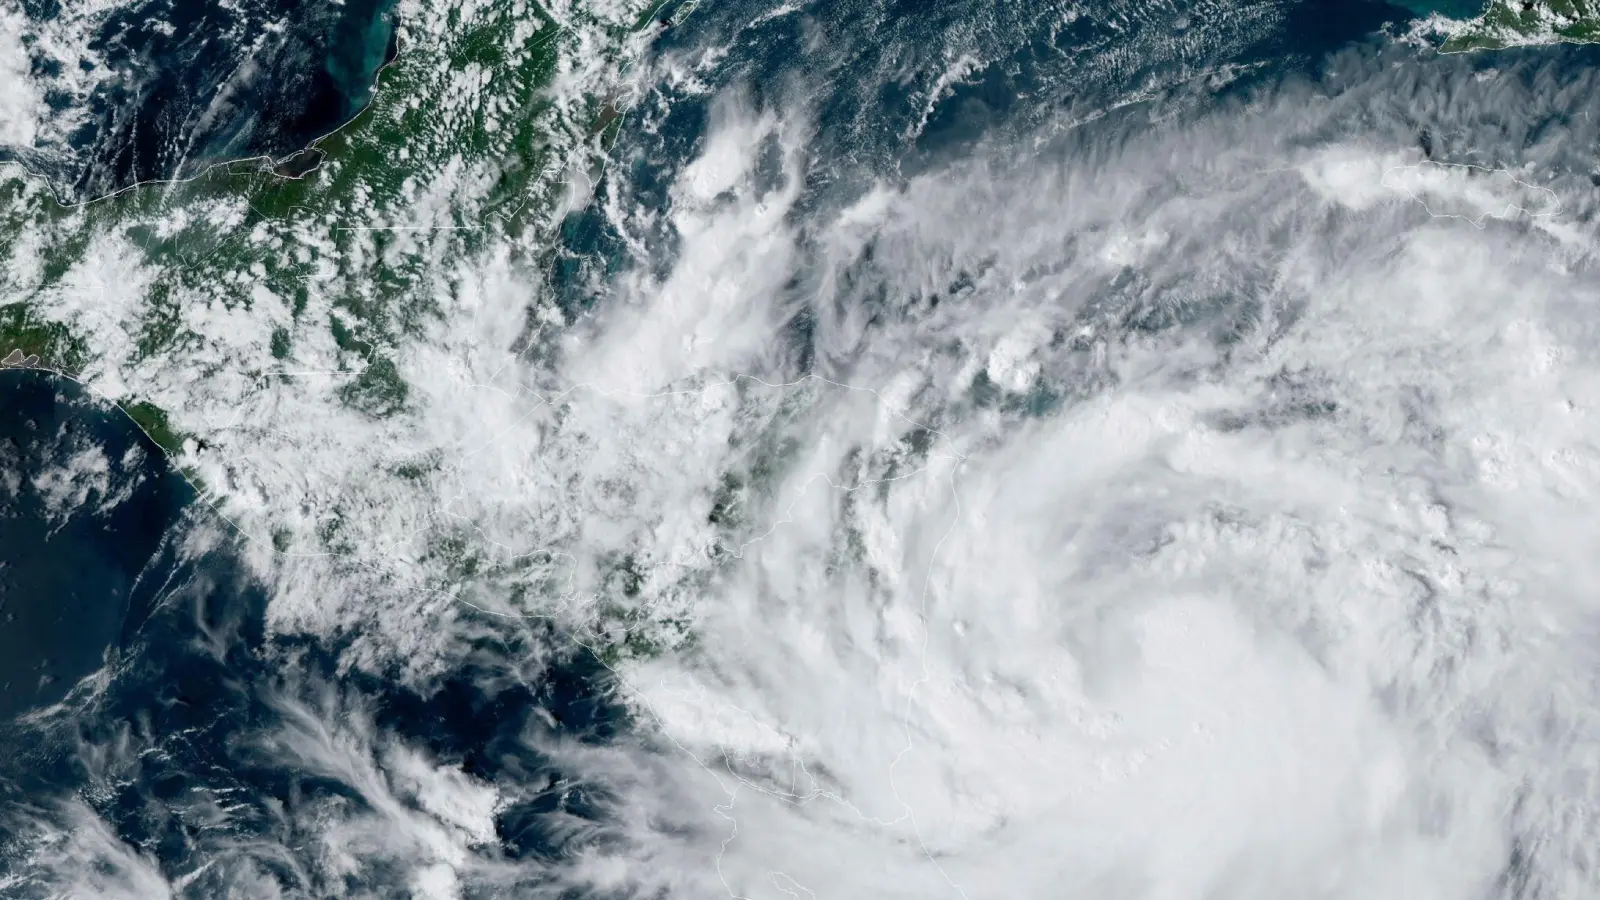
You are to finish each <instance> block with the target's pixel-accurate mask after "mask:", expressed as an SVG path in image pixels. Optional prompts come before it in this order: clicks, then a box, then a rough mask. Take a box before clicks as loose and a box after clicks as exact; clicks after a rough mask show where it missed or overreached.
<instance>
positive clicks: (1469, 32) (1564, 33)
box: [1440, 0, 1600, 53]
mask: <svg viewBox="0 0 1600 900" xmlns="http://www.w3.org/2000/svg"><path fill="white" fill-rule="evenodd" d="M1561 41H1566V42H1572V43H1596V42H1600V0H1491V2H1490V3H1489V5H1488V7H1487V8H1485V9H1484V11H1483V15H1481V16H1479V17H1478V18H1477V19H1475V20H1473V21H1472V22H1471V23H1469V24H1468V25H1467V26H1466V27H1465V28H1463V29H1462V30H1461V31H1458V32H1456V33H1454V34H1452V35H1450V37H1449V38H1448V39H1446V40H1445V43H1444V46H1443V47H1441V48H1440V49H1441V50H1442V51H1443V52H1445V53H1461V52H1464V51H1468V50H1496V49H1500V48H1502V47H1510V46H1516V45H1518V44H1545V43H1556V42H1561Z"/></svg>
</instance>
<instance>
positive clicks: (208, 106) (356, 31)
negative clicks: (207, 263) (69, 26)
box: [0, 0, 396, 196]
mask: <svg viewBox="0 0 1600 900" xmlns="http://www.w3.org/2000/svg"><path fill="white" fill-rule="evenodd" d="M394 3H395V0H342V2H339V3H328V2H320V0H236V2H229V3H220V2H216V0H137V2H133V3H130V4H127V5H123V6H119V7H116V8H115V9H114V10H113V12H112V13H111V14H110V15H109V16H108V17H107V18H106V19H105V20H104V21H103V23H101V24H100V25H99V27H98V29H97V31H96V32H95V33H94V34H93V35H92V37H91V38H90V41H89V44H88V47H89V49H90V50H91V51H92V52H93V54H94V55H95V57H96V58H98V59H100V60H102V61H103V65H101V66H99V67H96V68H97V70H96V71H94V72H92V73H90V74H91V75H92V76H93V77H94V78H95V80H96V81H95V83H96V86H95V88H94V90H93V93H92V94H91V95H90V96H89V97H88V98H86V99H78V98H74V97H71V96H69V95H67V94H66V93H64V92H63V91H62V90H60V89H59V88H57V89H55V90H53V92H52V93H51V94H49V95H47V100H48V101H49V102H50V103H51V104H52V105H53V106H55V107H56V108H58V109H65V108H68V107H73V108H81V109H83V110H86V111H87V112H88V114H89V117H88V121H87V123H86V124H84V125H83V126H82V127H80V128H79V129H77V131H76V133H74V134H72V135H70V136H69V138H68V139H67V142H66V144H65V146H47V147H39V148H32V149H29V148H10V150H9V151H8V150H7V148H5V147H0V158H5V157H6V156H8V155H9V156H12V157H15V158H19V159H22V160H24V161H25V162H27V163H28V164H29V165H30V166H32V167H34V168H36V169H38V170H41V171H43V172H44V173H45V174H47V175H49V176H50V177H51V178H52V180H54V181H55V182H56V183H57V184H58V185H60V186H62V187H63V188H67V189H70V190H72V191H74V192H76V193H78V194H81V195H86V196H96V195H100V194H104V193H107V192H110V191H112V190H115V189H117V188H120V187H124V186H126V185H129V184H133V183H135V182H139V181H148V180H152V179H163V178H172V177H182V176H185V175H188V174H192V173H193V172H195V171H197V170H199V169H201V168H203V167H205V166H207V165H210V164H212V163H215V162H218V161H221V160H224V159H233V158H239V157H248V156H257V155H271V156H274V157H283V156H286V155H288V154H290V153H293V152H295V151H298V150H300V149H303V148H304V147H305V146H306V145H307V144H308V143H310V142H311V141H313V140H315V139H317V138H319V137H321V136H323V135H325V134H327V133H328V132H329V131H332V130H333V129H335V128H337V127H338V126H339V125H341V124H343V123H344V122H346V121H348V120H349V119H350V118H351V117H353V116H354V115H355V114H356V113H357V112H358V111H360V109H361V108H362V107H363V106H365V105H366V103H367V102H368V101H369V100H370V99H371V89H372V85H373V80H374V77H375V75H376V73H377V70H378V68H379V67H380V66H381V65H382V64H383V63H384V62H385V61H387V60H388V59H390V58H392V57H393V56H394V54H395V52H396V43H395V32H394V28H393V20H392V14H393V9H394ZM23 8H24V10H25V11H26V14H27V15H28V17H29V19H30V20H32V21H34V22H36V23H48V22H50V21H53V20H55V19H58V18H59V17H61V16H63V15H65V13H64V11H63V9H62V6H61V4H60V3H59V2H58V0H24V2H23ZM33 63H34V70H35V75H36V76H37V77H39V78H40V80H41V81H42V82H43V83H45V84H47V85H54V84H58V83H64V82H63V81H62V80H61V79H60V78H59V76H60V74H61V73H60V69H61V67H62V63H61V62H60V61H59V60H53V59H51V58H50V57H49V56H48V55H46V52H45V51H44V50H42V49H39V48H38V47H35V52H34V60H33ZM101 70H105V71H101Z"/></svg>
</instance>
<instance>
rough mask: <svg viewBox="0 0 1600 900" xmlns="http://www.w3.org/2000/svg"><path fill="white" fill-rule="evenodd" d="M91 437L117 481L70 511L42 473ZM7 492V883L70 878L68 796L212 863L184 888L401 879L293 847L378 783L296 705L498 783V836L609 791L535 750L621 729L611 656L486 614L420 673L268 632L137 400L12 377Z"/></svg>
mask: <svg viewBox="0 0 1600 900" xmlns="http://www.w3.org/2000/svg"><path fill="white" fill-rule="evenodd" d="M85 453H87V454H88V455H89V456H94V455H95V454H96V453H99V454H101V455H102V456H103V457H104V458H107V459H109V460H111V465H110V467H109V475H108V477H107V478H106V480H105V484H106V485H107V489H106V490H103V491H91V492H89V493H88V494H86V495H84V496H82V497H77V498H76V499H77V502H76V503H75V505H73V504H69V505H67V506H66V512H67V514H66V515H65V517H62V516H59V515H56V514H54V513H52V512H51V509H52V508H53V507H54V508H59V507H60V506H61V504H60V503H55V504H52V503H50V502H47V500H46V499H45V498H44V497H43V496H42V493H41V489H40V488H36V487H35V483H38V484H41V485H46V487H45V488H44V489H43V490H46V491H47V490H48V489H49V488H48V485H49V484H50V483H51V479H52V477H54V476H57V475H59V474H60V473H61V472H62V471H63V470H64V467H65V466H67V465H69V464H70V463H71V462H72V460H73V459H74V458H75V457H76V458H79V459H82V458H83V457H84V454H85ZM0 490H4V491H5V492H6V499H5V502H4V503H3V504H0V586H3V594H0V597H3V600H4V605H3V607H0V616H3V618H4V628H3V629H0V673H3V676H4V678H5V680H6V686H5V688H4V692H3V702H4V704H5V709H4V714H3V716H0V885H7V887H6V888H5V889H4V890H3V891H0V894H3V895H4V896H7V897H35V896H37V897H45V896H57V895H58V894H57V893H56V891H57V890H58V889H59V884H54V885H53V884H52V883H51V882H50V881H48V880H46V879H44V878H43V876H41V877H40V880H37V881H34V880H31V879H30V877H29V874H30V871H31V869H32V868H33V862H32V861H31V860H30V857H29V852H30V851H29V849H28V848H29V847H31V846H34V844H32V843H30V841H36V840H37V839H38V838H39V836H40V835H41V834H45V833H50V834H59V835H69V834H72V833H74V832H81V831H82V827H83V826H82V822H81V819H77V818H74V815H75V814H74V812H73V810H74V809H75V808H79V807H87V808H88V809H89V810H91V811H92V812H93V813H94V814H95V815H96V816H97V817H99V818H100V819H101V820H102V821H103V822H105V823H106V825H107V827H109V829H110V839H111V840H112V841H113V842H120V843H123V844H124V845H125V846H126V847H128V848H129V849H130V850H136V851H137V852H138V853H139V854H140V855H141V856H142V857H143V858H144V859H145V860H146V861H147V862H148V864H149V865H152V866H154V867H156V868H157V869H158V870H159V871H160V872H161V873H162V874H163V875H164V876H165V877H168V878H171V877H177V876H179V875H183V874H193V873H196V872H199V873H200V874H199V875H198V876H197V877H194V878H192V879H191V880H190V881H189V882H188V885H187V888H186V892H185V894H184V896H188V897H195V898H201V897H219V896H225V895H227V892H228V890H229V889H230V888H231V887H237V885H238V884H239V883H240V882H241V879H243V880H246V881H247V880H249V879H254V878H266V879H267V880H269V881H271V882H272V883H274V884H275V885H277V886H278V888H281V889H282V890H283V891H285V892H287V893H288V894H290V895H293V896H317V897H332V896H348V895H350V894H352V893H356V892H359V891H369V892H371V891H376V892H377V893H378V894H379V895H385V896H405V895H406V891H407V886H406V882H405V881H404V878H403V875H404V867H400V866H397V867H394V870H393V871H392V872H389V871H388V870H386V869H385V868H384V867H383V866H381V865H378V866H374V867H368V868H366V869H364V870H363V871H362V872H361V873H359V875H351V876H350V877H349V879H348V880H347V879H343V878H331V879H330V877H329V876H328V875H327V874H326V873H323V872H320V871H318V870H316V869H314V868H312V869H308V868H306V867H303V866H300V865H298V864H297V863H296V861H295V860H294V859H292V858H286V857H284V855H283V848H284V847H293V846H296V845H299V844H310V843H314V842H315V841H316V840H318V839H319V836H318V833H317V827H318V826H319V825H321V824H322V823H325V822H326V821H328V820H329V818H330V817H334V818H339V817H354V816H359V815H360V814H361V811H362V809H363V808H364V807H365V805H366V804H368V803H370V802H371V799H370V797H369V796H368V795H367V794H366V793H365V792H366V791H370V788H371V786H370V785H368V784H364V783H362V781H361V778H360V773H359V772H358V771H357V772H349V773H345V777H341V775H340V774H339V773H337V772H335V773H330V772H329V770H328V767H327V765H326V763H325V761H318V760H315V759H308V758H304V757H303V755H302V754H300V753H298V752H295V751H293V750H292V749H291V750H284V749H283V748H284V746H285V741H286V740H287V739H286V738H285V734H286V733H289V734H291V735H292V734H293V733H294V732H295V724H294V723H295V719H296V715H297V711H299V712H305V711H310V714H311V715H313V716H314V717H316V718H317V721H318V722H319V725H318V727H324V726H326V727H331V728H338V727H340V726H341V725H344V724H347V723H351V722H358V724H352V725H351V729H352V730H351V735H350V737H351V740H354V741H356V742H358V743H359V742H361V741H368V742H370V743H371V745H372V746H377V745H401V746H405V747H407V748H409V749H410V750H412V751H414V752H419V753H422V754H424V755H425V756H426V757H427V758H429V759H431V760H433V761H435V763H437V764H439V765H443V766H445V767H447V768H448V767H455V768H458V769H459V770H460V771H462V772H464V773H466V774H468V775H470V776H471V777H473V778H474V779H477V780H479V781H480V782H482V783H487V784H494V785H498V786H500V788H501V792H502V795H503V796H504V797H505V798H506V799H507V802H506V803H505V805H504V807H503V808H502V809H501V810H500V811H499V813H498V817H497V823H496V827H497V830H498V833H499V836H500V839H501V842H502V845H501V847H500V848H498V849H497V850H495V851H494V852H495V854H496V855H500V856H504V857H505V858H508V859H539V858H552V857H554V856H558V855H560V854H563V853H567V852H569V851H570V850H572V849H573V848H572V847H570V846H569V844H571V842H572V841H574V840H575V839H576V838H577V835H578V834H579V833H578V832H575V831H574V830H573V829H572V828H571V823H572V822H573V821H574V820H579V821H581V820H583V819H584V818H586V817H597V816H599V815H601V813H600V805H599V804H598V803H596V800H597V799H598V798H600V797H601V796H602V794H601V793H597V792H599V791H602V789H601V788H598V787H594V786H584V785H581V784H568V782H569V781H570V780H571V779H570V777H569V774H570V773H565V772H563V771H561V770H560V769H559V768H558V767H555V766H553V765H552V764H551V763H550V761H549V760H548V759H546V758H545V757H544V756H542V755H541V754H540V753H539V752H538V751H536V750H535V749H534V747H535V746H537V745H538V740H537V736H538V735H541V734H544V735H547V736H549V737H550V739H552V740H554V739H557V738H559V739H561V740H565V741H577V742H580V743H585V742H587V743H604V742H606V741H609V740H612V739H613V738H614V737H615V736H616V735H617V733H618V729H619V728H622V727H624V724H625V722H626V717H625V716H624V714H623V713H622V712H621V710H620V709H619V708H618V707H616V706H615V704H614V702H613V701H612V700H611V699H610V694H609V693H608V691H607V685H608V682H607V679H606V675H607V672H606V670H605V669H604V667H602V666H601V665H600V664H599V663H598V662H597V661H596V660H595V659H594V658H593V657H590V656H588V655H586V654H585V653H583V652H581V651H579V652H576V653H567V654H557V655H555V656H552V655H551V654H550V653H549V648H550V647H551V646H565V647H572V646H574V645H573V644H572V643H571V642H569V641H565V640H563V639H561V637H560V636H559V635H554V634H551V633H549V632H548V631H546V630H541V629H531V630H530V629H528V628H525V627H522V626H520V625H516V626H515V627H501V626H503V625H504V624H505V623H501V622H495V621H487V622H484V623H481V627H478V628H476V629H475V632H474V634H475V636H473V637H471V638H468V639H465V640H463V641H462V642H461V643H460V645H459V654H458V657H457V662H458V666H457V668H456V669H455V670H454V671H452V672H451V673H449V674H447V675H445V676H443V677H442V678H440V679H438V680H437V681H435V682H433V683H432V684H431V685H430V687H429V689H427V690H426V691H423V692H418V691H415V690H411V689H407V688H405V687H402V686H400V685H399V684H398V683H397V681H396V680H392V679H390V678H387V677H384V676H383V675H381V674H375V673H373V672H370V671H367V672H350V671H348V670H347V669H348V667H346V666H342V665H341V662H340V661H341V658H342V655H343V653H344V652H345V650H346V647H347V644H348V642H347V641H344V640H341V639H339V638H336V637H328V636H294V635H289V636H277V637H274V636H271V635H269V634H268V632H267V629H266V627H265V621H266V620H265V613H266V606H267V603H268V601H269V599H270V596H269V593H268V591H267V590H266V589H265V588H264V586H263V585H262V584H261V583H259V582H258V581H256V580H255V579H254V578H252V576H251V575H250V574H249V573H248V572H247V571H246V570H245V568H244V567H243V566H242V565H241V563H240V559H239V557H238V555H237V553H238V550H239V548H240V545H239V543H238V540H239V539H238V538H237V537H236V536H234V535H232V534H231V533H230V532H229V531H228V526H227V525H226V523H224V522H223V521H222V520H221V519H220V518H219V517H217V516H216V515H214V514H213V513H212V512H211V511H210V510H209V509H208V508H206V507H205V505H204V504H200V503H197V502H196V501H195V495H194V492H193V490H192V489H191V488H190V486H189V485H188V483H187V482H186V481H185V480H184V479H183V478H182V477H181V476H179V475H178V474H176V473H175V472H173V471H172V470H171V469H170V467H169V466H168V464H167V463H166V461H165V458H164V457H162V456H161V455H160V453H159V450H158V449H157V448H156V447H155V446H154V445H153V444H152V443H150V442H149V441H148V439H146V438H145V437H144V436H143V434H142V433H141V432H140V431H139V430H138V429H137V427H135V426H134V425H133V423H132V422H131V421H129V420H128V419H127V418H126V417H125V416H123V415H122V414H121V413H120V412H118V411H116V410H115V409H114V408H112V407H110V406H109V405H107V404H105V403H103V402H99V401H97V400H95V399H94V398H92V397H91V396H89V395H87V393H86V392H85V391H84V390H83V389H82V388H79V387H78V386H77V385H75V384H74V383H72V382H69V381H63V380H60V379H57V378H55V377H53V376H49V375H45V374H42V373H37V372H22V371H8V372H3V373H0ZM196 537H205V538H208V540H204V541H200V542H199V545H200V546H203V547H204V548H205V549H196V542H195V541H194V540H193V539H194V538H196ZM530 660H541V662H538V663H534V664H532V665H533V666H534V668H533V669H532V671H531V672H530V670H529V666H530ZM80 679H84V680H81V681H80ZM352 716H354V717H356V718H354V719H352V718H351V717H352ZM323 717H325V718H323ZM289 743H290V744H292V740H290V741H289ZM363 746H365V745H363ZM364 752H372V751H371V749H370V747H369V748H368V749H366V750H363V749H360V748H358V749H356V750H355V751H353V752H352V758H353V759H356V760H360V759H361V758H362V753H364ZM218 798H226V804H225V805H226V812H225V813H222V812H219V810H218V807H217V804H218V802H219V799H218ZM68 862H69V865H70V864H72V861H71V860H70V859H69V861H68ZM81 864H82V865H84V866H90V865H94V864H97V863H94V861H93V859H91V858H90V856H89V855H87V854H85V857H84V859H83V860H82V862H81ZM99 864H103V860H102V863H99ZM58 868H59V866H58ZM391 875H392V876H393V878H394V879H395V880H394V881H393V882H392V883H389V882H388V881H387V879H388V878H389V877H390V876H391ZM246 876H248V877H246ZM7 877H13V878H16V879H18V880H17V881H15V882H7V881H6V880H5V879H6V878H7Z"/></svg>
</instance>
